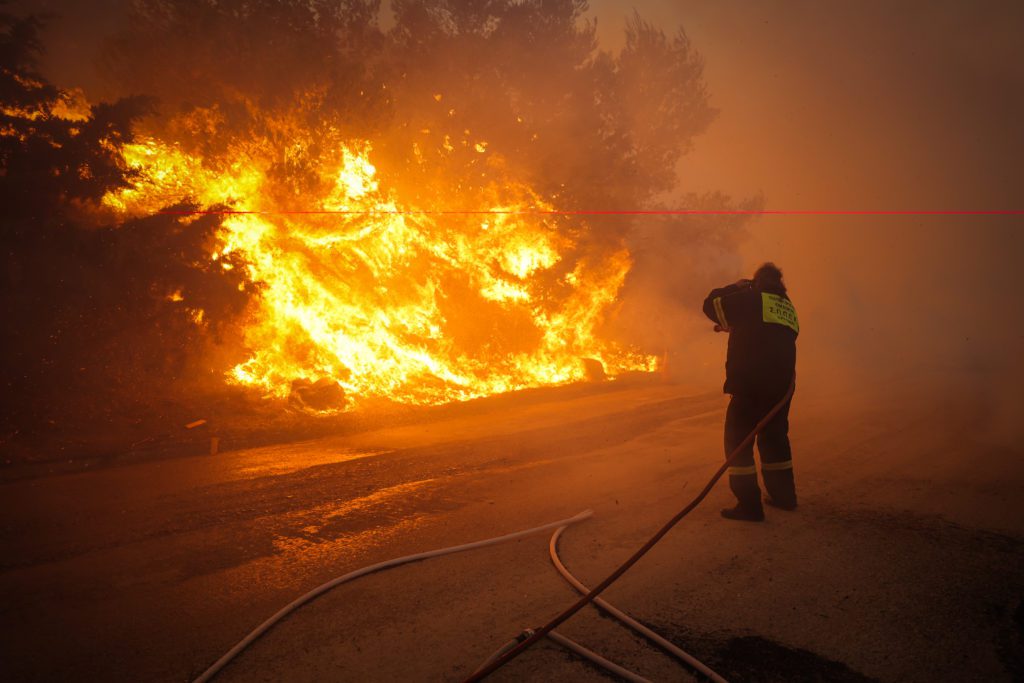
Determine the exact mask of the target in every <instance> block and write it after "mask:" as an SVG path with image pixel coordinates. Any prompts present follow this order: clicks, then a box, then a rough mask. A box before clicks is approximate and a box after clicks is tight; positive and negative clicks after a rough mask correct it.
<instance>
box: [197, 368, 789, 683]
mask: <svg viewBox="0 0 1024 683" xmlns="http://www.w3.org/2000/svg"><path fill="white" fill-rule="evenodd" d="M795 388H796V384H795V378H794V380H793V382H791V383H790V386H789V389H788V390H787V391H786V393H785V395H783V397H782V398H781V399H780V400H779V402H778V403H776V404H775V406H774V407H773V408H772V409H771V410H770V411H768V413H767V414H766V415H765V416H764V417H763V418H762V419H761V421H760V422H758V423H757V425H756V426H755V427H754V429H753V430H751V432H750V434H748V435H747V437H746V438H745V439H744V440H743V441H742V442H741V443H740V444H739V445H738V446H737V447H736V448H735V449H734V450H733V452H732V453H730V454H729V456H728V457H727V458H726V460H725V462H724V463H723V464H722V465H721V466H720V467H719V468H718V470H717V471H716V472H715V474H714V475H713V476H712V477H711V479H710V480H709V481H708V483H707V484H706V485H705V486H704V488H703V489H701V491H700V492H699V493H698V494H697V496H696V497H695V498H694V499H693V500H692V501H690V503H689V504H687V505H686V506H685V507H684V508H683V509H682V510H680V511H679V512H678V513H676V515H675V516H674V517H672V519H670V520H669V521H668V522H666V523H665V525H664V526H662V527H661V528H660V529H659V530H658V531H657V533H655V534H654V535H653V536H652V537H651V538H650V539H649V540H648V541H647V542H646V543H645V544H644V545H643V546H642V547H641V548H640V549H639V550H637V551H636V552H635V553H633V555H632V556H630V557H629V559H627V560H626V561H625V562H624V563H623V564H622V565H620V566H619V567H618V568H617V569H616V570H615V571H613V572H612V573H611V574H609V575H608V576H607V577H606V578H605V579H604V580H603V581H601V582H600V583H599V584H598V585H597V586H596V587H594V588H593V589H590V590H589V591H587V589H586V586H584V585H583V584H582V583H580V582H579V581H578V580H577V579H576V578H575V577H574V576H573V575H572V574H571V573H569V571H568V570H567V569H566V568H565V566H564V565H563V564H562V562H561V560H560V559H559V558H558V553H557V544H558V539H559V537H560V536H561V533H562V531H564V530H565V528H566V527H568V526H569V525H571V524H575V523H577V522H581V521H583V520H585V519H588V518H590V517H591V516H593V511H592V510H584V511H583V512H581V513H579V514H577V515H575V516H574V517H570V518H568V519H563V520H559V521H557V522H551V523H549V524H544V525H542V526H538V527H534V528H532V529H525V530H523V531H517V532H514V533H510V534H506V535H504V536H497V537H495V538H489V539H484V540H480V541H474V542H471V543H464V544H462V545H456V546H451V547H448V548H441V549H438V550H431V551H427V552H421V553H415V554H412V555H405V556H403V557H398V558H395V559H392V560H386V561H384V562H378V563H376V564H372V565H369V566H367V567H363V568H362V569H357V570H355V571H352V572H349V573H347V574H343V575H342V576H339V577H336V578H334V579H331V580H330V581H327V582H326V583H323V584H321V585H319V586H317V587H316V588H314V589H313V590H311V591H308V592H307V593H305V594H303V595H301V596H300V597H298V598H296V599H295V600H293V601H292V602H290V603H288V604H287V605H285V606H284V607H282V608H281V609H280V610H278V611H277V612H275V613H274V614H273V615H272V616H271V617H270V618H268V619H267V620H266V621H264V622H263V623H262V624H260V625H259V626H257V627H256V628H255V629H253V630H252V631H251V632H250V633H249V634H248V635H246V636H245V637H244V638H243V639H242V640H240V641H239V642H238V644H236V645H235V646H234V647H232V648H231V649H230V650H228V651H227V652H226V653H224V655H223V656H221V657H220V658H219V659H218V660H217V661H216V662H214V663H213V664H212V665H210V667H209V668H207V669H206V670H205V671H204V672H203V673H202V674H200V675H199V676H198V677H197V678H196V679H195V681H194V683H206V682H207V681H210V680H212V679H213V677H214V676H216V675H217V673H218V672H220V670H221V669H223V668H224V667H225V666H227V665H228V663H230V662H231V660H233V659H234V658H235V657H237V656H238V655H239V654H240V653H241V652H242V651H243V650H245V649H246V648H247V647H249V645H251V644H252V643H253V642H255V641H256V639H258V638H259V637H260V636H261V635H263V634H264V633H266V632H267V631H269V630H270V629H271V628H272V627H273V626H275V625H276V624H277V623H278V622H280V621H281V620H282V619H284V618H285V617H286V616H288V615H289V614H291V613H292V612H294V611H295V610H296V609H298V608H299V607H302V606H303V605H305V604H306V603H308V602H311V601H312V600H315V599H316V598H318V597H320V596H321V595H323V594H324V593H327V592H328V591H330V590H331V589H333V588H335V587H337V586H340V585H341V584H343V583H347V582H349V581H353V580H354V579H357V578H359V577H362V576H366V575H367V574H372V573H374V572H377V571H381V570H384V569H390V568H392V567H397V566H399V565H403V564H409V563H411V562H418V561H420V560H426V559H430V558H433V557H441V556H443V555H450V554H453V553H458V552H464V551H467V550H473V549H476V548H482V547H486V546H490V545H496V544H498V543H503V542H505V541H512V540H516V539H519V538H524V537H526V536H531V535H533V534H537V533H540V532H542V531H548V530H551V529H554V530H555V532H554V535H553V536H552V537H551V541H550V543H549V553H550V555H551V559H552V562H553V563H554V564H555V568H556V569H558V571H559V573H561V574H562V576H563V577H565V579H566V580H567V581H569V583H571V584H572V585H573V586H574V587H575V588H576V589H577V590H578V591H580V592H581V593H584V595H583V596H582V597H581V598H580V599H579V600H577V601H576V602H575V603H573V604H572V605H571V606H569V607H568V608H567V609H565V610H564V611H563V612H562V613H561V614H559V615H558V616H556V617H555V618H554V619H552V620H551V621H549V622H548V623H547V624H545V625H544V626H541V627H540V628H538V629H535V630H534V629H527V630H526V631H524V632H523V633H522V634H521V636H520V637H517V638H516V639H514V640H512V641H509V642H508V643H506V644H505V645H504V646H502V648H501V649H500V650H499V651H498V652H497V653H495V654H494V655H492V656H491V657H490V658H489V659H488V660H487V661H485V662H484V663H483V664H482V665H481V666H480V667H479V668H478V669H477V670H476V671H475V672H474V673H473V674H471V675H470V677H469V678H467V679H466V683H472V682H473V681H480V680H483V679H484V678H485V677H487V676H489V675H490V674H492V673H494V672H495V671H497V670H498V669H499V668H501V667H502V666H504V665H505V664H507V663H508V662H510V661H512V660H513V659H515V658H516V657H518V656H519V655H520V654H522V653H523V652H525V651H526V650H527V649H528V648H529V647H531V646H532V645H534V644H535V643H536V642H537V641H538V640H540V639H541V638H545V637H549V638H551V639H552V640H554V641H555V642H558V643H559V644H561V645H563V646H565V647H568V648H569V649H571V650H573V651H575V652H577V654H580V655H582V656H584V657H586V658H588V659H590V660H591V661H593V662H595V663H597V664H599V665H601V666H603V667H605V668H606V669H608V670H610V671H612V672H613V673H616V674H617V675H619V676H621V677H623V678H625V679H626V680H632V681H643V680H645V679H643V678H640V677H639V676H636V675H635V674H633V673H632V672H630V671H628V670H626V669H623V668H622V667H620V666H618V665H616V664H614V663H612V662H609V661H608V660H606V659H604V658H603V657H601V656H600V655H597V654H596V653H594V652H591V651H590V650H587V649H586V648H584V647H583V646H581V645H579V644H578V643H575V642H574V641H572V640H570V639H568V638H566V637H565V636H562V635H560V634H558V633H553V631H554V629H555V628H556V627H557V626H559V625H560V624H562V623H564V622H565V621H566V620H568V619H569V618H570V617H572V616H573V615H574V614H576V613H577V612H578V611H580V610H581V609H583V607H585V606H586V605H588V604H590V603H591V602H593V603H594V604H595V605H597V606H598V607H600V608H602V609H604V610H605V611H606V612H608V613H609V614H612V615H613V616H615V617H616V618H618V619H620V620H621V621H622V622H623V623H625V624H626V625H628V626H630V628H633V629H634V630H636V631H637V632H638V633H641V634H642V635H644V636H645V637H647V638H648V639H650V640H651V641H652V642H654V643H655V644H657V645H659V646H660V647H662V648H663V649H664V650H666V651H667V652H669V653H670V654H672V655H673V656H675V657H677V658H678V659H680V660H681V661H684V662H686V663H687V664H689V665H690V666H692V667H693V668H694V669H696V670H697V671H699V672H700V673H702V674H704V675H705V676H707V677H708V678H709V679H711V680H712V681H715V682H716V683H725V680H724V679H723V678H722V677H721V676H719V675H718V674H716V673H715V672H714V671H712V670H711V669H710V668H708V667H707V666H706V665H704V664H703V663H701V662H700V661H698V660H697V659H696V658H695V657H693V656H692V655H689V654H688V653H686V652H684V651H683V650H681V649H679V648H678V647H676V646H674V645H672V644H671V643H669V642H668V641H666V640H665V639H664V638H662V637H661V636H659V635H657V634H656V633H654V632H653V631H651V630H650V629H648V628H647V627H645V626H643V625H642V624H640V623H639V622H637V621H635V620H633V619H631V618H630V617H629V616H628V615H626V614H624V613H622V612H621V611H620V610H618V609H616V608H614V607H613V606H612V605H610V604H609V603H608V602H606V601H604V600H602V599H600V598H598V596H599V595H600V594H601V593H602V592H604V590H605V589H607V588H608V587H609V586H610V585H611V584H612V583H614V582H615V581H616V580H618V579H619V578H620V577H621V576H622V575H623V574H625V573H626V571H627V570H629V568H630V567H632V566H633V565H634V564H636V563H637V561H639V559H640V558H641V557H643V556H644V555H646V554H647V552H648V551H650V549H651V548H653V547H654V546H655V545H656V544H657V543H658V541H660V540H661V539H662V538H663V537H664V536H665V534H667V533H668V532H669V531H670V530H671V529H672V527H674V526H675V525H676V524H677V523H679V521H680V520H681V519H682V518H683V517H685V516H686V515H688V514H689V513H690V512H691V511H693V510H694V509H695V508H696V507H697V506H698V505H700V503H701V502H702V501H703V500H704V499H705V498H706V497H707V495H708V493H710V492H711V489H712V488H713V487H714V485H715V484H716V483H717V482H718V480H719V479H721V478H722V475H723V474H725V471H726V470H727V469H728V467H729V466H730V464H731V463H732V462H733V460H735V458H736V457H737V455H739V453H740V452H741V451H742V450H743V449H744V448H746V447H747V446H749V445H750V444H751V443H752V442H753V440H754V438H755V437H756V436H757V435H758V434H759V433H760V432H761V431H762V430H763V429H764V428H765V426H766V425H767V424H768V423H769V422H771V420H772V418H774V417H775V415H776V414H778V412H779V410H781V409H782V406H783V405H785V403H786V401H788V400H789V399H790V398H792V396H793V391H794V390H795Z"/></svg>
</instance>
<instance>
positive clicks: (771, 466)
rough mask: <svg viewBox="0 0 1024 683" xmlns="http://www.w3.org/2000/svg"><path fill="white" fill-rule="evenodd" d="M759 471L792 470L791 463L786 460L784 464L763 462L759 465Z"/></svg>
mask: <svg viewBox="0 0 1024 683" xmlns="http://www.w3.org/2000/svg"><path fill="white" fill-rule="evenodd" d="M761 469H762V470H763V471H765V472H771V471H773V470H791V469H793V461H792V460H786V461H784V462H763V463H761Z"/></svg>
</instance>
